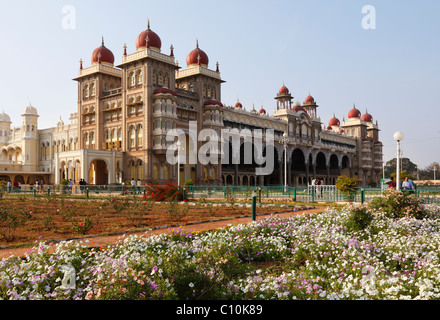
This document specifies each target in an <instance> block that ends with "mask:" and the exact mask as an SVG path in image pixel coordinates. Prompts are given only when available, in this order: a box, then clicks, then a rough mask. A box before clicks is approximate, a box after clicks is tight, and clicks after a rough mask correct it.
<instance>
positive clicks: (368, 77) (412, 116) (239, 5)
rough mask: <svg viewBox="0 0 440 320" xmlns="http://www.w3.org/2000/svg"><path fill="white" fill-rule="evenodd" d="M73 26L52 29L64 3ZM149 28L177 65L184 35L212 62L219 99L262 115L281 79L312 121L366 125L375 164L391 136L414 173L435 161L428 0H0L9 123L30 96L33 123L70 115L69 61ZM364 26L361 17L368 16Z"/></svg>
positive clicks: (437, 64)
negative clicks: (309, 103) (355, 115)
mask: <svg viewBox="0 0 440 320" xmlns="http://www.w3.org/2000/svg"><path fill="white" fill-rule="evenodd" d="M68 5H70V6H73V8H74V9H75V20H74V21H75V28H74V29H66V28H63V21H65V18H66V15H67V14H66V13H63V8H65V6H68ZM365 5H372V6H374V8H375V10H376V21H375V22H376V28H375V29H364V28H363V27H362V21H363V19H364V17H365V16H366V14H367V13H362V8H363V7H364V6H365ZM147 19H149V20H150V26H151V29H152V30H153V31H155V32H156V33H157V34H158V35H159V36H160V38H161V40H162V52H164V53H167V54H169V52H170V50H169V48H170V46H171V45H173V46H174V48H175V49H174V54H175V56H176V59H177V60H178V61H179V64H180V65H181V66H183V67H185V66H186V63H185V60H186V55H187V54H188V53H189V52H190V51H191V50H192V49H194V48H195V45H196V39H198V41H199V46H200V48H201V49H202V50H204V51H205V52H206V53H207V55H208V57H209V59H210V65H209V67H210V68H211V69H215V64H216V62H217V61H218V62H219V64H220V72H221V76H222V78H223V79H224V80H226V83H224V84H223V86H222V98H221V100H222V102H223V103H224V104H227V105H234V104H235V102H236V101H237V99H240V102H241V103H242V104H243V105H244V107H245V108H247V109H248V110H250V109H252V105H253V104H254V105H255V108H260V107H261V106H264V108H265V109H266V110H267V111H268V112H269V113H270V114H272V113H273V110H274V107H275V106H276V103H275V100H274V99H273V98H274V97H275V95H276V93H277V92H278V90H279V88H280V87H281V86H282V85H283V83H285V85H286V86H287V87H288V88H289V90H290V91H291V93H292V95H293V96H294V97H295V98H294V100H295V102H296V101H297V100H298V101H300V102H303V101H304V99H305V98H306V96H307V95H308V93H309V92H310V93H311V94H312V95H313V96H314V98H315V100H316V102H317V103H318V105H319V108H318V112H319V115H320V117H321V120H322V122H323V123H324V124H326V125H327V124H328V121H329V120H330V118H332V116H333V113H334V114H335V115H336V117H338V118H339V119H340V120H341V121H342V118H343V117H344V116H345V118H347V114H348V112H349V110H350V109H351V108H352V106H353V103H355V104H356V107H357V108H358V109H359V110H361V112H362V113H364V112H365V111H366V110H368V112H369V113H370V114H371V115H372V116H373V118H374V121H376V120H378V123H379V127H380V129H381V132H380V135H381V136H380V140H381V141H382V142H383V144H384V159H385V161H388V160H390V159H391V158H393V157H395V154H396V143H395V141H394V140H393V134H394V132H395V131H398V130H399V131H402V132H403V133H404V134H405V139H404V141H403V142H402V149H403V155H404V156H405V157H409V158H410V159H411V160H412V161H413V162H414V163H416V164H418V165H419V167H420V168H422V167H425V166H427V165H428V164H430V163H432V162H434V161H437V162H438V161H440V41H439V31H440V1H437V0H432V1H429V0H425V1H406V0H399V1H397V0H394V1H391V0H380V1H375V0H333V1H331V0H309V1H306V0H304V1H293V0H289V1H287V0H284V1H283V0H273V1H255V0H253V1H250V0H239V1H237V0H235V1H232V0H222V1H211V0H205V1H198V0H197V1H196V0H186V1H177V0H176V1H174V0H169V1H166V2H164V1H157V0H156V1H150V0H143V1H130V0H126V1H109V0H108V1H101V0H99V1H98V0H93V1H90V0H89V1H79V0H66V1H64V0H56V1H41V0H40V1H39V0H32V1H31V0H28V1H22V0H17V1H5V0H0V41H1V50H0V61H2V66H1V75H0V109H3V110H4V111H5V113H7V114H9V115H10V117H11V120H12V121H13V124H12V125H13V126H19V125H20V123H21V116H20V114H21V112H22V110H23V109H24V107H25V106H27V105H28V104H29V101H31V103H32V105H33V106H34V107H36V108H37V109H38V112H39V114H40V118H39V128H40V129H42V128H48V127H53V126H55V125H56V122H57V121H58V119H59V118H60V117H62V119H63V120H64V121H65V123H67V122H68V117H69V115H70V113H73V112H76V111H77V85H76V82H75V81H72V79H73V78H75V77H76V76H77V74H78V68H79V60H80V59H83V60H84V67H88V66H90V56H91V53H92V51H93V50H94V49H95V48H96V47H98V46H100V44H101V36H104V39H105V45H106V47H107V48H109V49H111V50H112V51H113V53H114V55H115V60H116V61H115V64H119V63H120V62H121V61H122V53H123V45H124V43H126V44H127V47H128V48H127V51H128V53H132V52H134V51H135V50H136V47H135V42H136V38H137V36H138V35H139V33H140V32H142V31H143V30H145V29H146V27H147ZM370 22H371V20H370Z"/></svg>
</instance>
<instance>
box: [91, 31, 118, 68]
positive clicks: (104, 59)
mask: <svg viewBox="0 0 440 320" xmlns="http://www.w3.org/2000/svg"><path fill="white" fill-rule="evenodd" d="M91 60H92V65H95V64H101V63H102V64H106V65H109V66H111V67H113V65H114V63H115V56H114V55H113V52H111V51H110V50H109V49H107V47H106V46H105V45H104V37H103V38H102V44H101V46H100V47H98V48H96V49H95V50H93V53H92V58H91Z"/></svg>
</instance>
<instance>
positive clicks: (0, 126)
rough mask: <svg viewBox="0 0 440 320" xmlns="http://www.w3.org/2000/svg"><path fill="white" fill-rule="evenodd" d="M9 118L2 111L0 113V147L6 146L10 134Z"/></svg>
mask: <svg viewBox="0 0 440 320" xmlns="http://www.w3.org/2000/svg"><path fill="white" fill-rule="evenodd" d="M11 123H12V122H11V118H10V117H9V116H8V115H7V114H6V113H5V112H4V111H3V112H2V113H0V145H3V144H6V143H7V141H8V139H9V133H10V132H11Z"/></svg>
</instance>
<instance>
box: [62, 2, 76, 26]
mask: <svg viewBox="0 0 440 320" xmlns="http://www.w3.org/2000/svg"><path fill="white" fill-rule="evenodd" d="M61 13H62V14H63V18H62V20H61V27H62V28H63V29H64V30H75V29H76V9H75V7H74V6H72V5H65V6H63V8H62V9H61Z"/></svg>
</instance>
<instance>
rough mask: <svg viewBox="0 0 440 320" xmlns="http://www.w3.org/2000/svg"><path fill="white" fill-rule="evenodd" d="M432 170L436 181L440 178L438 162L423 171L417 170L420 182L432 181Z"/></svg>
mask: <svg viewBox="0 0 440 320" xmlns="http://www.w3.org/2000/svg"><path fill="white" fill-rule="evenodd" d="M434 169H435V178H436V179H437V180H438V179H439V178H440V164H439V163H438V162H433V163H431V164H430V165H428V166H426V167H425V168H423V169H421V170H420V169H419V178H420V180H434Z"/></svg>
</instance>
